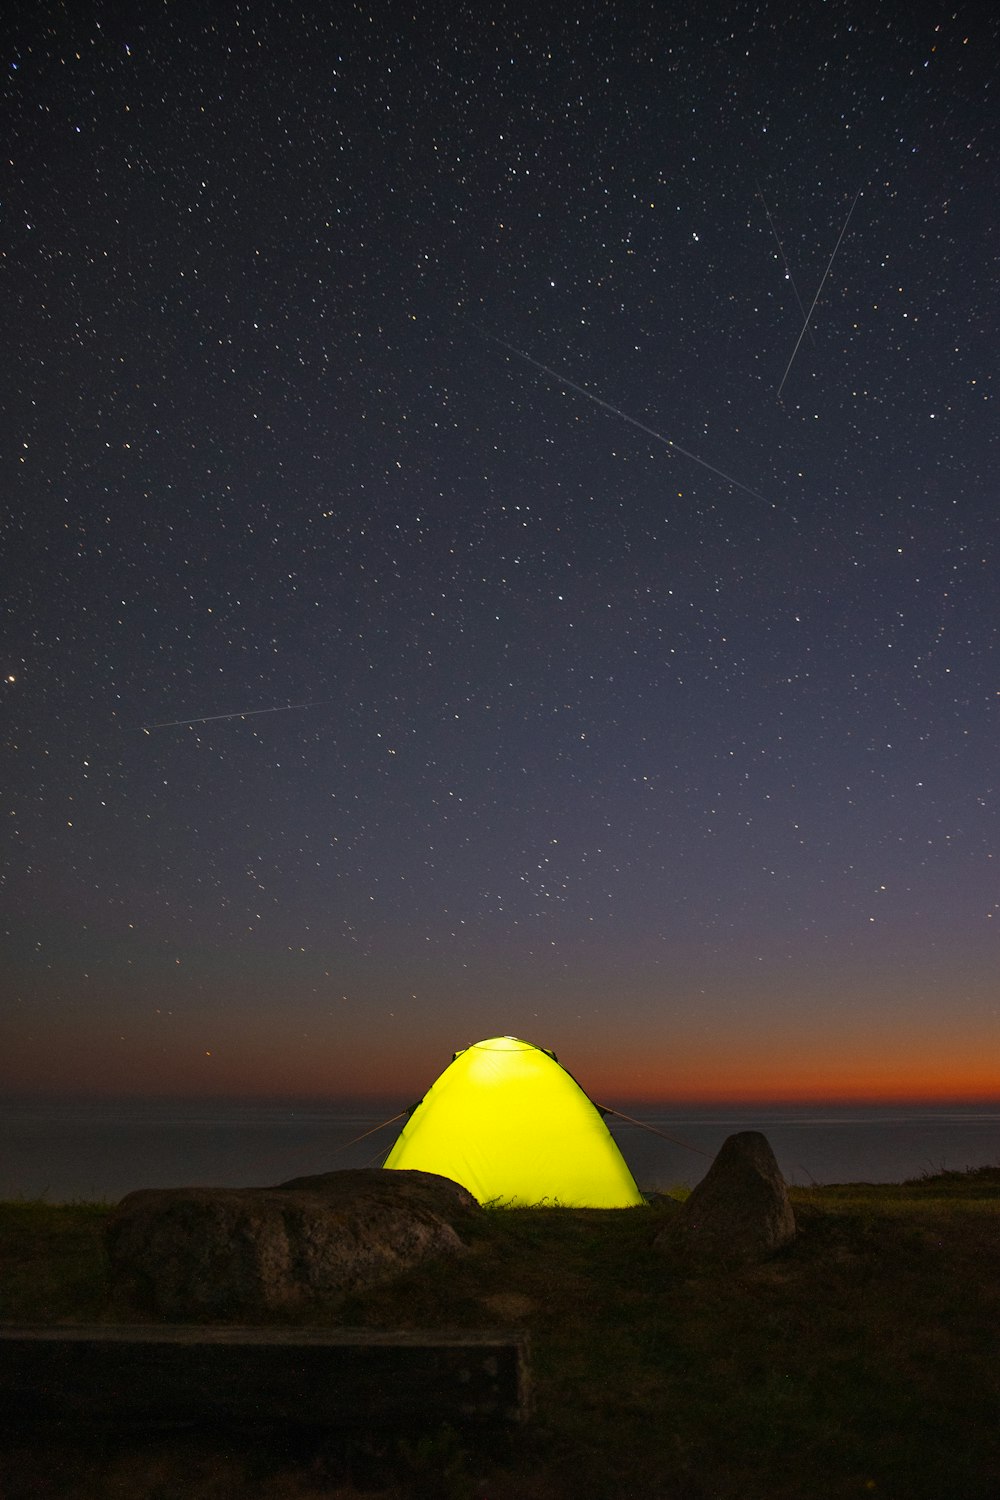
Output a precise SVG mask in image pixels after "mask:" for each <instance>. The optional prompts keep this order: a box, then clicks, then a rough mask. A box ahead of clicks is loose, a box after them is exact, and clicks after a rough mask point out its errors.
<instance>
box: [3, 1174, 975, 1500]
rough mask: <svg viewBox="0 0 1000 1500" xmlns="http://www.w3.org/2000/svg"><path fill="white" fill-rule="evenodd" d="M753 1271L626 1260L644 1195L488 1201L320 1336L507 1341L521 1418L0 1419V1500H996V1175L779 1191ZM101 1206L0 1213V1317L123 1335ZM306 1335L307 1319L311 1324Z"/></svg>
mask: <svg viewBox="0 0 1000 1500" xmlns="http://www.w3.org/2000/svg"><path fill="white" fill-rule="evenodd" d="M793 1201H794V1204H795V1210H796V1215H797V1219H798V1223H799V1236H798V1239H797V1241H796V1243H795V1244H794V1245H793V1246H791V1247H790V1248H789V1249H788V1250H786V1251H784V1252H783V1253H782V1254H781V1255H779V1256H778V1257H776V1258H775V1259H774V1260H772V1261H770V1262H769V1263H767V1264H766V1265H763V1266H759V1267H756V1268H754V1269H752V1270H748V1271H743V1272H739V1273H733V1272H708V1271H704V1270H702V1271H699V1270H698V1269H697V1268H696V1267H693V1266H691V1265H690V1264H687V1265H684V1264H680V1263H677V1262H672V1261H671V1260H669V1259H667V1258H665V1257H664V1256H663V1255H662V1254H659V1253H657V1252H655V1251H653V1250H652V1248H651V1241H652V1239H653V1236H654V1234H655V1232H656V1228H657V1227H658V1225H659V1224H660V1223H661V1222H662V1218H663V1216H664V1215H665V1214H666V1213H668V1212H669V1211H670V1207H669V1205H662V1206H659V1207H657V1206H653V1207H649V1208H638V1209H628V1210H624V1211H617V1212H614V1211H612V1212H602V1211H597V1210H581V1211H576V1210H569V1209H561V1210H560V1209H556V1210H551V1209H549V1210H547V1209H526V1210H498V1211H495V1212H492V1213H490V1214H488V1215H485V1216H484V1218H483V1221H482V1224H481V1225H480V1226H479V1228H477V1230H476V1231H475V1235H474V1237H473V1239H472V1244H471V1251H472V1253H471V1254H470V1255H469V1256H468V1257H466V1258H465V1259H464V1260H463V1261H461V1262H458V1263H450V1264H448V1265H447V1266H441V1267H436V1268H433V1269H431V1270H428V1269H426V1268H425V1269H424V1270H423V1271H421V1272H420V1273H419V1274H414V1275H412V1276H410V1277H408V1278H406V1279H405V1280H401V1281H398V1282H396V1283H394V1284H393V1285H392V1286H389V1287H385V1288H382V1289H381V1290H379V1291H377V1292H370V1293H368V1294H366V1295H364V1296H358V1297H356V1298H352V1299H350V1300H349V1301H346V1302H341V1303H340V1304H338V1305H337V1306H331V1307H330V1308H329V1309H328V1310H327V1314H326V1316H327V1317H328V1319H329V1321H330V1322H331V1323H339V1324H345V1323H346V1324H350V1325H353V1326H371V1327H381V1328H433V1327H439V1326H447V1327H450V1328H462V1327H467V1328H481V1327H485V1326H489V1327H498V1326H502V1325H503V1324H505V1323H509V1324H510V1325H511V1326H516V1327H518V1328H525V1329H527V1330H528V1331H529V1333H530V1336H531V1341H532V1369H533V1381H534V1394H535V1407H534V1415H533V1417H532V1419H531V1421H530V1422H529V1423H528V1424H527V1425H526V1426H524V1427H521V1428H518V1429H515V1430H514V1431H513V1432H510V1433H507V1434H501V1435H499V1436H497V1435H493V1436H489V1437H487V1436H484V1435H483V1434H475V1433H471V1432H467V1431H463V1430H460V1429H455V1428H451V1427H442V1428H440V1429H437V1430H435V1431H426V1432H410V1433H399V1432H385V1431H383V1432H368V1433H354V1434H351V1435H349V1436H343V1435H342V1436H338V1437H332V1436H329V1435H327V1436H325V1437H324V1436H323V1435H322V1434H317V1433H301V1432H300V1433H295V1434H292V1433H288V1432H266V1431H253V1432H248V1431H219V1430H199V1429H197V1428H191V1429H184V1430H181V1431H177V1430H167V1431H163V1430H161V1431H149V1430H144V1431H132V1432H124V1431H120V1430H117V1431H116V1430H114V1429H111V1428H106V1429H96V1428H95V1429H91V1430H87V1431H80V1430H79V1429H71V1428H67V1427H59V1426H56V1425H49V1426H48V1427H46V1428H44V1429H43V1428H40V1427H36V1428H25V1427H22V1428H20V1429H18V1430H11V1427H10V1424H8V1425H7V1426H6V1427H4V1426H3V1422H2V1413H0V1500H22V1497H25V1500H26V1497H29V1496H30V1497H32V1500H48V1497H65V1500H97V1497H101V1500H103V1497H105V1496H116V1497H117V1496H120V1497H122V1500H174V1497H178V1500H180V1497H184V1500H251V1497H253V1500H318V1497H320V1496H324V1497H332V1500H348V1497H353V1500H360V1497H368V1500H402V1497H410V1496H413V1497H420V1496H427V1497H442V1500H605V1497H606V1500H633V1497H634V1500H847V1497H855V1496H858V1497H861V1496H865V1497H869V1496H874V1497H884V1500H1000V1168H983V1169H981V1170H979V1171H975V1172H968V1173H948V1174H945V1175H942V1176H938V1177H929V1178H925V1179H922V1180H920V1181H919V1182H915V1183H905V1184H902V1185H901V1186H888V1187H887V1186H884V1185H883V1186H875V1187H873V1186H868V1185H864V1184H861V1185H855V1186H847V1187H816V1188H810V1189H797V1190H795V1191H794V1193H793ZM107 1212H108V1210H107V1208H106V1207H105V1206H103V1205H93V1204H73V1205H48V1204H38V1203H9V1204H3V1205H0V1321H3V1322H7V1323H21V1322H54V1323H56V1322H76V1321H81V1322H94V1321H101V1320H105V1319H107V1320H116V1321H122V1320H128V1319H129V1318H130V1317H134V1319H135V1320H136V1321H140V1320H145V1321H148V1318H146V1315H145V1314H139V1313H138V1312H136V1313H134V1314H132V1313H130V1312H129V1310H128V1309H124V1308H122V1307H119V1306H116V1305H115V1304H114V1301H113V1299H112V1298H111V1297H110V1296H109V1289H108V1285H107V1280H106V1269H105V1263H104V1258H103V1250H102V1238H101V1232H102V1225H103V1221H104V1219H105V1217H106V1214H107ZM308 1321H309V1322H312V1323H317V1322H322V1321H323V1317H322V1316H317V1314H316V1312H315V1310H313V1311H311V1312H310V1314H309V1317H308Z"/></svg>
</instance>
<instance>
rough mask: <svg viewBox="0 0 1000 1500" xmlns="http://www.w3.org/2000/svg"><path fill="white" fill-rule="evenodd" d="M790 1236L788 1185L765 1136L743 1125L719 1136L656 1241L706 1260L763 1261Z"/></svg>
mask: <svg viewBox="0 0 1000 1500" xmlns="http://www.w3.org/2000/svg"><path fill="white" fill-rule="evenodd" d="M794 1237H795V1215H794V1213H793V1212H792V1205H791V1203H790V1202H789V1200H788V1188H787V1186H786V1184H785V1179H784V1178H783V1177H782V1175H781V1171H780V1169H779V1167H778V1163H777V1162H776V1161H775V1159H774V1152H773V1151H772V1150H771V1147H770V1144H769V1142H768V1140H767V1137H766V1136H765V1135H762V1134H761V1132H760V1131H759V1130H744V1131H741V1132H740V1133H739V1134H738V1135H731V1136H729V1137H728V1139H726V1140H725V1141H723V1143H722V1146H721V1148H720V1150H719V1154H718V1155H717V1156H716V1158H715V1160H714V1161H713V1163H712V1165H711V1166H710V1167H709V1169H708V1172H707V1173H706V1175H705V1176H704V1177H703V1178H702V1180H701V1182H699V1184H698V1186H697V1187H696V1188H695V1189H694V1191H693V1192H692V1193H691V1196H690V1197H689V1198H688V1199H687V1200H686V1201H685V1203H684V1204H683V1206H682V1208H681V1211H680V1213H678V1214H675V1215H674V1216H673V1218H672V1219H671V1220H670V1222H669V1223H668V1224H667V1226H666V1227H665V1228H664V1229H663V1230H661V1232H660V1233H659V1234H658V1235H657V1237H656V1239H655V1241H654V1244H655V1245H657V1246H658V1247H659V1248H660V1249H663V1250H671V1249H672V1250H680V1251H681V1252H684V1253H686V1254H688V1255H691V1256H692V1257H694V1258H695V1259H697V1260H701V1261H705V1262H709V1263H718V1262H722V1263H729V1264H739V1263H744V1264H746V1263H752V1262H754V1261H761V1260H766V1259H767V1257H768V1256H770V1255H773V1254H774V1253H775V1251H776V1250H780V1249H781V1247H782V1245H786V1244H788V1242H789V1241H790V1240H792V1239H794Z"/></svg>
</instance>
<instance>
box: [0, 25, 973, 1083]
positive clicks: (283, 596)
mask: <svg viewBox="0 0 1000 1500" xmlns="http://www.w3.org/2000/svg"><path fill="white" fill-rule="evenodd" d="M18 10H19V12H20V19H19V21H18V23H17V27H16V31H15V34H14V35H13V36H11V35H9V34H8V36H7V38H6V41H5V55H4V70H5V85H4V102H3V140H4V150H3V153H2V155H3V158H4V167H3V191H2V215H3V217H2V254H3V258H2V273H0V274H2V280H0V287H2V307H3V310H4V337H3V351H4V352H3V356H2V359H0V382H2V400H0V456H2V464H3V499H2V506H3V554H2V555H3V585H2V591H0V594H2V599H3V622H4V631H3V656H2V661H0V669H2V678H3V682H2V700H3V756H2V763H0V788H2V797H3V804H4V815H5V817H4V821H5V825H6V833H5V837H4V840H3V844H2V860H3V865H2V874H3V885H2V906H0V913H2V916H0V927H2V930H3V952H2V978H0V1004H2V1010H0V1030H2V1033H3V1034H2V1036H0V1087H2V1088H3V1089H4V1090H5V1091H6V1092H8V1093H9V1092H10V1091H15V1092H16V1091H21V1092H23V1093H34V1094H48V1095H57V1096H70V1095H81V1094H87V1093H93V1094H107V1095H115V1094H122V1095H125V1094H137V1095H161V1096H179V1095H186V1096H202V1095H203V1096H205V1097H209V1096H241V1097H261V1098H263V1097H271V1098H291V1097H296V1098H328V1099H336V1098H342V1097H347V1096H364V1095H368V1096H371V1097H375V1096H378V1097H380V1098H395V1097H397V1096H398V1097H400V1098H401V1099H402V1102H403V1103H408V1102H410V1100H411V1099H412V1098H413V1097H416V1096H417V1095H418V1094H419V1093H420V1092H422V1091H423V1090H424V1088H426V1086H427V1085H428V1084H429V1083H430V1082H431V1081H432V1079H433V1078H434V1077H435V1076H436V1074H437V1073H438V1072H439V1071H440V1070H441V1068H443V1067H444V1066H445V1065H446V1063H447V1062H448V1060H449V1059H450V1057H451V1054H452V1052H453V1051H454V1050H455V1049H456V1048H458V1047H462V1046H465V1045H467V1044H468V1043H470V1042H473V1041H476V1040H479V1039H480V1038H483V1037H488V1036H493V1035H497V1034H507V1033H509V1034H513V1035H519V1036H523V1037H526V1038H527V1039H528V1040H530V1041H535V1042H539V1043H541V1044H543V1045H546V1046H549V1047H552V1048H554V1049H555V1050H556V1052H557V1054H558V1055H559V1058H560V1060H561V1061H563V1062H564V1063H565V1064H566V1065H567V1066H568V1067H569V1068H570V1069H571V1071H573V1072H574V1074H575V1075H576V1076H577V1077H579V1078H580V1081H581V1082H582V1083H583V1084H584V1086H585V1087H588V1088H589V1089H590V1090H591V1092H595V1093H597V1094H599V1095H601V1096H603V1097H606V1098H607V1100H608V1102H618V1101H621V1102H625V1101H626V1100H630V1099H632V1100H634V1099H664V1100H684V1099H706V1100H710V1099H731V1100H735V1099H779V1098H780V1099H793V1098H794V1099H810V1098H812V1099H819V1098H826V1099H845V1100H846V1099H855V1098H864V1097H883V1098H892V1097H899V1098H903V1097H923V1098H931V1097H939V1098H941V1097H966V1098H971V1097H988V1096H996V1095H1000V808H998V802H997V792H998V782H1000V755H998V739H1000V734H998V730H1000V504H998V499H1000V496H998V469H1000V465H998V461H1000V441H998V428H997V417H998V411H997V404H998V403H997V390H996V366H997V349H998V336H1000V291H998V288H1000V279H998V278H1000V239H998V224H1000V191H998V189H1000V153H998V136H1000V110H998V97H997V96H998V93H1000V82H998V59H1000V20H998V19H997V18H996V11H995V9H994V7H992V6H988V5H986V4H985V3H983V4H979V5H971V6H965V7H963V8H959V9H958V10H957V11H956V9H955V8H954V7H933V6H929V5H927V4H922V3H916V4H909V3H908V4H905V5H904V4H902V3H893V4H885V3H879V0H832V3H829V4H821V3H815V0H814V3H810V4H802V5H795V4H794V3H792V4H787V5H777V4H771V5H768V4H750V3H735V4H708V3H704V0H680V3H677V4H653V3H649V0H637V3H629V4H609V3H594V0H579V3H575V4H573V5H565V4H554V3H551V0H539V3H534V4H531V5H527V4H516V5H515V4H502V3H499V4H492V5H490V6H478V5H472V4H458V3H431V0H414V3H412V4H406V5H404V4H401V3H395V0H375V3H372V4H366V5H352V4H347V3H341V0H337V3H334V4H315V5H313V6H312V7H310V8H304V7H302V6H299V5H295V4H287V5H286V4H277V3H267V0H261V3H251V4H247V3H235V4H233V5H226V6H221V7H213V6H211V5H205V4H201V5H195V4H190V3H187V0H176V3H175V0H170V3H166V4H165V3H163V0H144V3H142V4H132V5H115V6H112V5H103V4H96V5H95V4H81V5H57V4H54V3H51V0H40V3H39V4H37V5H31V6H21V7H18ZM807 315H808V317H807ZM543 367H545V368H543Z"/></svg>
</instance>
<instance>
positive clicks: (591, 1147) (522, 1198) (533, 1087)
mask: <svg viewBox="0 0 1000 1500" xmlns="http://www.w3.org/2000/svg"><path fill="white" fill-rule="evenodd" d="M385 1165H386V1167H387V1168H390V1169H393V1168H395V1169H400V1168H409V1169H416V1170H418V1171H421V1172H437V1173H439V1174H440V1176H442V1177H450V1178H451V1179H452V1180H453V1181H454V1182H460V1183H461V1184H462V1186H463V1187H465V1188H468V1190H469V1192H470V1193H472V1195H473V1196H474V1197H475V1198H477V1199H478V1200H479V1202H480V1203H494V1202H498V1203H502V1204H504V1205H508V1206H511V1207H517V1206H531V1205H536V1204H537V1205H544V1204H548V1205H559V1206H560V1207H565V1208H568V1207H587V1208H628V1207H631V1206H632V1205H634V1204H639V1203H642V1202H643V1197H642V1194H641V1193H640V1192H639V1189H638V1188H637V1187H636V1185H635V1180H634V1179H633V1177H632V1174H631V1172H630V1171H629V1169H628V1167H627V1166H626V1165H625V1161H624V1158H623V1157H622V1154H621V1152H620V1151H619V1150H618V1147H617V1146H616V1145H615V1142H614V1140H613V1139H612V1137H611V1133H610V1131H609V1130H608V1127H607V1126H606V1125H605V1123H604V1120H603V1119H602V1117H601V1113H600V1111H599V1110H598V1108H597V1106H596V1105H595V1104H593V1103H592V1101H591V1100H590V1099H588V1097H587V1095H586V1094H585V1093H584V1091H583V1089H582V1088H581V1087H580V1085H579V1084H578V1083H577V1082H576V1080H575V1078H573V1077H572V1076H571V1075H570V1074H569V1073H567V1072H566V1070H565V1068H563V1067H560V1065H559V1063H558V1061H557V1060H556V1056H555V1053H554V1052H549V1051H547V1050H546V1049H545V1048H543V1047H536V1046H533V1045H532V1043H531V1042H523V1041H520V1040H519V1039H518V1038H517V1037H511V1036H501V1037H491V1038H490V1039H489V1040H487V1041H484V1042H476V1043H475V1045H474V1046H471V1047H466V1048H465V1049H464V1050H463V1051H461V1052H456V1053H455V1056H454V1058H453V1059H452V1062H451V1064H450V1066H449V1067H447V1068H445V1070H444V1072H443V1073H442V1074H441V1076H440V1078H438V1080H437V1082H436V1083H434V1084H433V1085H432V1087H431V1088H430V1089H429V1090H428V1092H427V1093H426V1094H425V1095H424V1097H423V1099H421V1101H420V1103H419V1104H417V1105H415V1106H414V1108H413V1110H412V1111H411V1113H410V1117H409V1119H408V1120H407V1122H406V1124H405V1125H404V1126H403V1128H402V1130H401V1131H400V1133H399V1136H398V1138H397V1140H396V1143H395V1145H394V1146H393V1148H392V1150H391V1151H390V1152H389V1155H388V1157H387V1158H386V1162H385Z"/></svg>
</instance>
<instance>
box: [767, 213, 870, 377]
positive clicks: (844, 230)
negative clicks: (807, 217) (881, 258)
mask: <svg viewBox="0 0 1000 1500" xmlns="http://www.w3.org/2000/svg"><path fill="white" fill-rule="evenodd" d="M860 197H861V188H858V190H857V192H856V193H855V194H854V202H853V203H852V204H851V206H850V208H849V209H848V210H847V218H846V219H845V220H844V227H843V229H842V230H841V231H840V234H839V235H838V236H837V243H836V244H835V245H834V247H833V254H832V255H831V256H830V259H829V261H828V262H827V267H826V270H825V271H824V272H823V280H822V281H821V282H820V284H819V286H818V287H817V288H816V295H815V297H814V298H813V299H812V307H810V309H809V311H808V312H807V313H806V320H805V322H804V323H803V325H802V332H801V333H800V334H799V336H798V338H797V340H796V342H795V348H794V349H793V350H792V357H791V359H790V360H789V361H788V363H787V365H786V366H785V373H784V375H782V377H781V385H779V386H778V400H779V401H780V400H781V392H782V390H783V389H784V385H785V381H786V380H787V379H788V372H789V370H790V369H791V368H792V365H793V363H794V361H795V356H796V354H798V352H799V345H800V344H801V343H802V340H803V339H804V338H805V333H806V329H807V328H808V327H809V319H810V318H811V317H812V315H813V313H814V312H815V310H816V303H817V302H818V301H819V294H820V292H821V291H822V290H823V288H824V286H825V285H826V278H827V277H828V276H829V274H830V267H831V266H832V265H833V262H834V260H835V259H836V255H837V251H838V250H839V249H840V242H841V240H842V239H843V238H844V235H845V234H846V233H847V226H848V224H849V223H850V222H851V214H852V213H853V212H854V210H855V208H856V207H857V205H858V199H859V198H860Z"/></svg>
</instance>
